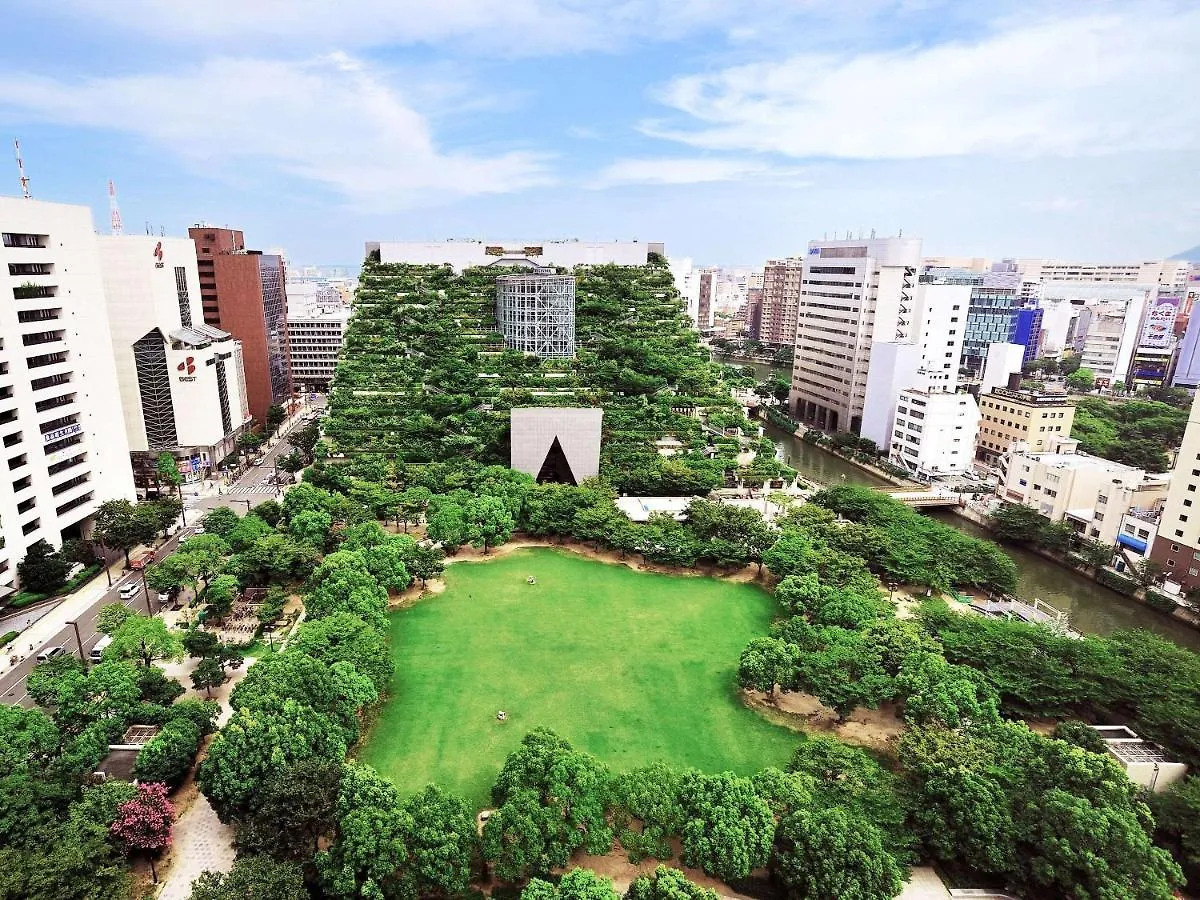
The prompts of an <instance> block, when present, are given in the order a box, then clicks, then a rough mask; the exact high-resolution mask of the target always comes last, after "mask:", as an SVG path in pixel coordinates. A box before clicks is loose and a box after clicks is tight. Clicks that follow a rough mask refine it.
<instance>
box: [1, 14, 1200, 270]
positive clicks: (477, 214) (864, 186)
mask: <svg viewBox="0 0 1200 900" xmlns="http://www.w3.org/2000/svg"><path fill="white" fill-rule="evenodd" d="M5 27H6V35H5V41H4V42H3V48H2V49H0V67H2V69H3V71H4V72H5V88H4V90H3V91H2V92H0V133H2V134H4V135H5V136H6V137H8V136H12V137H19V138H20V139H21V143H22V147H23V149H24V152H25V161H26V168H27V170H28V174H29V175H30V177H31V179H32V185H33V190H34V193H35V196H37V197H39V198H41V199H46V200H58V201H64V202H74V203H89V204H91V205H92V206H93V208H94V209H95V214H96V221H97V224H98V225H104V224H105V223H106V222H107V219H108V211H107V202H106V196H105V186H106V183H107V181H108V179H109V178H112V179H113V180H114V181H115V182H116V184H117V188H118V191H119V194H120V200H121V207H122V212H123V214H124V218H125V223H126V230H128V231H134V232H140V231H141V230H142V228H143V223H145V222H147V221H148V222H150V223H152V224H153V225H154V226H155V227H156V229H157V226H160V225H161V226H165V228H166V229H167V232H168V233H175V234H178V233H182V232H183V230H184V229H185V228H186V227H187V226H188V225H189V224H191V223H192V222H195V221H199V220H206V221H209V222H212V223H215V224H228V225H231V226H233V227H240V228H242V229H243V230H244V231H245V232H246V236H247V241H248V242H249V243H251V244H252V245H254V246H258V247H262V248H270V247H279V246H282V247H285V248H286V249H287V250H288V252H289V254H290V255H291V257H292V259H293V260H295V261H297V262H314V263H353V262H357V260H358V259H359V258H360V257H361V254H362V245H363V242H364V241H366V240H378V239H388V238H398V239H440V238H445V237H468V236H478V237H486V236H491V237H501V238H527V239H534V238H537V239H549V238H558V237H581V238H596V239H611V238H638V239H641V240H662V241H665V242H666V244H667V248H668V252H669V253H671V254H672V255H687V256H692V257H694V258H695V259H696V260H697V261H698V262H703V263H728V264H758V263H761V262H762V260H764V259H766V258H768V257H777V256H783V255H787V254H789V253H797V252H799V251H800V250H801V249H802V248H803V246H804V244H805V242H806V241H807V240H809V239H810V238H813V237H820V236H821V235H823V234H826V233H828V234H830V235H832V233H834V232H839V233H841V232H845V231H846V230H854V231H858V230H859V229H863V230H869V229H871V228H875V229H877V230H878V231H879V232H880V233H894V232H895V231H896V230H897V229H903V230H904V233H905V234H906V235H912V236H921V237H923V238H924V239H925V252H926V253H927V254H930V255H934V254H954V255H972V256H991V257H1000V256H1004V255H1023V256H1041V255H1045V256H1059V257H1076V258H1097V259H1099V258H1107V259H1121V260H1133V259H1141V258H1153V257H1158V256H1163V255H1170V254H1172V253H1175V252H1177V251H1180V250H1183V249H1186V248H1188V247H1192V246H1194V245H1196V244H1198V243H1200V152H1198V151H1200V104H1198V103H1197V101H1196V95H1197V89H1198V87H1200V49H1197V48H1200V5H1198V4H1197V3H1195V2H1175V0H1138V2H1125V3H1109V2H1104V0H1092V2H1079V0H1059V2H1056V3H1054V4H1049V3H1045V2H1038V3H1028V2H1021V0H992V2H989V3H986V4H985V3H963V2H952V0H849V2H847V0H841V2H837V3H834V2H828V0H821V2H817V0H738V2H730V0H724V2H722V0H614V2H604V0H595V2H585V0H506V2H504V3H500V4H497V3H494V2H483V0H439V2H428V0H426V2H415V0H338V2H330V0H206V2H205V3H201V4H193V3H187V2H184V0H41V2H38V3H25V4H20V5H17V6H14V7H13V8H11V9H9V10H7V11H6V14H5ZM4 171H8V172H9V175H8V176H3V175H2V174H0V192H2V193H6V194H10V193H15V192H16V188H17V185H16V173H15V167H14V166H12V165H11V164H9V166H8V168H7V169H5V168H4V167H2V166H0V173H3V172H4Z"/></svg>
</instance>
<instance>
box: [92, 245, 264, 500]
mask: <svg viewBox="0 0 1200 900" xmlns="http://www.w3.org/2000/svg"><path fill="white" fill-rule="evenodd" d="M95 240H96V242H97V244H98V247H99V251H100V265H101V271H102V273H103V279H104V296H105V304H106V306H107V309H108V319H109V339H110V343H111V353H112V357H113V359H114V360H115V363H116V368H117V381H118V384H119V387H120V393H121V406H122V408H123V410H124V419H125V434H126V438H127V441H128V444H129V450H130V453H131V456H132V461H133V471H134V480H135V482H136V485H137V488H138V492H139V493H140V494H141V495H143V496H146V495H147V494H153V493H154V492H155V490H156V489H157V487H158V481H157V479H156V477H155V470H156V465H157V460H158V456H159V454H160V453H163V452H167V453H170V454H171V455H172V456H174V457H175V460H176V464H177V465H178V466H179V470H180V472H181V473H182V474H183V478H184V481H185V482H194V481H199V480H201V479H203V478H205V477H207V476H208V475H210V474H211V473H212V469H213V467H215V466H216V465H217V464H218V463H220V462H221V460H223V459H224V458H225V457H227V456H229V455H230V454H231V453H234V452H235V451H236V445H237V438H238V436H239V435H240V434H241V433H242V432H243V430H244V429H245V427H246V426H247V425H248V424H249V422H250V418H251V417H250V410H249V408H248V405H247V402H246V376H245V372H244V370H243V363H242V347H241V343H240V342H239V341H236V340H234V338H233V336H232V335H230V334H229V333H228V332H225V331H221V330H220V329H218V328H214V327H212V326H210V325H206V324H205V323H204V317H203V314H202V308H201V302H200V277H199V274H198V272H197V266H196V245H195V243H194V242H193V241H192V240H191V239H190V238H166V237H163V238H159V237H153V236H150V237H145V236H141V235H123V236H101V237H98V238H96V239H95Z"/></svg>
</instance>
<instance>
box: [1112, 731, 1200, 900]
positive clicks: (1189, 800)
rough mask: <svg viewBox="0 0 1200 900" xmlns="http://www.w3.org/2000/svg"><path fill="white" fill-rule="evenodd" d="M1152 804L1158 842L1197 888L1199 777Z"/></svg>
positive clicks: (1199, 876) (1152, 798) (1154, 797)
mask: <svg viewBox="0 0 1200 900" xmlns="http://www.w3.org/2000/svg"><path fill="white" fill-rule="evenodd" d="M1089 730H1090V729H1089ZM1092 733H1093V734H1095V732H1094V731H1093V732H1092ZM1149 802H1150V808H1151V810H1153V812H1154V821H1155V823H1156V825H1157V830H1156V832H1155V837H1156V838H1157V842H1158V843H1159V844H1161V845H1162V846H1164V847H1166V848H1167V849H1169V850H1170V851H1171V855H1172V856H1174V857H1175V859H1176V861H1177V862H1178V863H1179V864H1180V865H1181V866H1182V867H1183V871H1184V873H1185V874H1186V875H1187V880H1188V884H1189V885H1191V886H1193V887H1194V886H1195V885H1196V883H1197V882H1198V881H1200V777H1197V776H1195V775H1189V776H1188V777H1187V778H1185V779H1184V780H1183V781H1177V782H1175V784H1173V785H1171V786H1170V787H1169V788H1168V789H1167V790H1166V791H1164V792H1163V793H1161V794H1151V795H1150V797H1149Z"/></svg>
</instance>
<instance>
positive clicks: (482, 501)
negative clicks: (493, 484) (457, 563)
mask: <svg viewBox="0 0 1200 900" xmlns="http://www.w3.org/2000/svg"><path fill="white" fill-rule="evenodd" d="M463 519H464V521H465V522H466V523H467V534H468V535H469V536H470V538H471V543H472V544H473V545H474V546H476V547H482V548H483V552H484V553H487V552H488V549H489V548H491V547H495V546H496V545H497V544H503V543H504V542H505V541H507V540H508V539H509V538H510V537H512V533H513V528H514V527H515V525H516V523H515V521H514V520H513V515H512V512H511V511H510V510H509V508H508V506H507V505H506V504H505V503H504V501H503V500H501V499H500V498H499V497H489V496H486V495H485V496H482V497H476V498H475V499H473V500H469V501H468V502H467V503H466V505H465V506H464V507H463Z"/></svg>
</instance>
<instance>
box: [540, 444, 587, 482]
mask: <svg viewBox="0 0 1200 900" xmlns="http://www.w3.org/2000/svg"><path fill="white" fill-rule="evenodd" d="M537 481H538V484H545V483H546V482H547V481H552V482H554V483H555V484H570V485H578V484H579V482H577V481H576V480H575V473H574V472H572V471H571V464H570V463H569V462H567V454H565V453H563V448H562V444H560V443H559V442H558V438H555V439H554V443H552V444H551V445H550V449H549V450H547V451H546V458H545V459H544V460H542V467H541V469H539V470H538V476H537Z"/></svg>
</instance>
